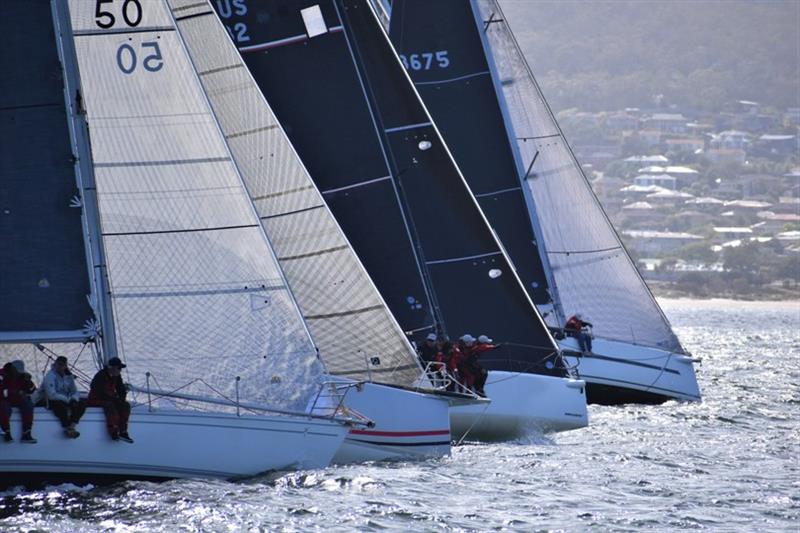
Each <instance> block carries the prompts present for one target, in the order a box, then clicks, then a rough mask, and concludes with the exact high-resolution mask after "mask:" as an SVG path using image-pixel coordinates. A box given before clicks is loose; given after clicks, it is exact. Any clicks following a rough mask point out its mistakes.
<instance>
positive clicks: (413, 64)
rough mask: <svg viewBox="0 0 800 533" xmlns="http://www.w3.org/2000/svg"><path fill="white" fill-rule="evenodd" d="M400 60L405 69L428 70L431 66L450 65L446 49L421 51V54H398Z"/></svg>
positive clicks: (445, 66) (441, 66)
mask: <svg viewBox="0 0 800 533" xmlns="http://www.w3.org/2000/svg"><path fill="white" fill-rule="evenodd" d="M400 61H402V62H403V66H404V67H405V68H406V70H430V69H431V67H436V68H447V67H449V66H450V58H449V57H448V55H447V50H439V51H437V52H423V53H421V54H409V55H405V54H400ZM434 61H435V63H434Z"/></svg>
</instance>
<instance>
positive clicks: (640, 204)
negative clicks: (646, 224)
mask: <svg viewBox="0 0 800 533" xmlns="http://www.w3.org/2000/svg"><path fill="white" fill-rule="evenodd" d="M622 209H630V210H633V209H653V206H652V205H651V204H649V203H647V202H633V203H632V204H627V205H623V206H622Z"/></svg>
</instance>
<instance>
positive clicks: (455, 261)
mask: <svg viewBox="0 0 800 533" xmlns="http://www.w3.org/2000/svg"><path fill="white" fill-rule="evenodd" d="M493 255H502V253H501V252H499V251H498V252H489V253H488V254H478V255H467V256H464V257H453V258H451V259H435V260H433V261H425V264H426V265H439V264H442V263H458V262H460V261H470V260H472V259H481V258H482V257H491V256H493Z"/></svg>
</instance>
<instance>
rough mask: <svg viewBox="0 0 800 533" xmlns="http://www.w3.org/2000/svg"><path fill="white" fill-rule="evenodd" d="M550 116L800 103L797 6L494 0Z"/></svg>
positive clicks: (775, 2)
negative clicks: (658, 103)
mask: <svg viewBox="0 0 800 533" xmlns="http://www.w3.org/2000/svg"><path fill="white" fill-rule="evenodd" d="M501 2H502V3H501V5H502V7H503V9H504V11H505V14H506V16H507V17H508V19H509V21H510V23H511V26H512V28H513V30H514V32H515V34H516V36H517V39H518V41H519V42H520V46H521V47H522V48H523V51H524V52H525V55H526V57H527V58H528V60H529V62H530V64H531V68H532V69H533V72H534V74H535V75H536V77H537V79H538V80H539V83H540V84H541V85H542V86H543V90H544V91H545V96H546V97H547V98H548V100H549V101H550V103H551V105H552V106H553V108H554V110H556V111H558V110H559V109H564V108H570V107H577V108H580V109H584V110H592V111H599V110H609V109H620V108H624V107H652V106H653V104H654V98H653V97H654V95H658V94H662V95H664V101H663V102H662V103H664V104H678V105H679V106H682V107H683V106H686V107H691V108H700V109H703V110H706V111H718V110H720V109H721V108H722V107H723V105H724V104H725V103H726V102H730V101H732V100H754V101H757V102H759V103H761V104H765V105H772V106H777V107H781V108H784V107H792V106H800V2H799V1H798V0H713V1H712V0H658V1H655V0H501Z"/></svg>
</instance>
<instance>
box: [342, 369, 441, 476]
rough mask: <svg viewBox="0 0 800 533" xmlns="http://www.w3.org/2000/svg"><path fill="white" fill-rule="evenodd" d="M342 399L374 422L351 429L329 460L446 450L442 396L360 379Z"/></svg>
mask: <svg viewBox="0 0 800 533" xmlns="http://www.w3.org/2000/svg"><path fill="white" fill-rule="evenodd" d="M343 382H344V383H348V382H347V381H343ZM345 404H346V406H347V408H348V409H350V410H352V411H356V412H358V413H360V414H361V415H363V416H365V417H367V418H369V419H370V420H372V421H373V422H374V423H375V426H374V427H369V428H364V427H358V428H351V429H350V431H349V433H348V434H347V437H346V438H345V440H344V442H343V443H342V446H341V447H340V448H339V451H338V452H337V453H336V455H335V456H334V458H333V462H334V463H339V464H344V463H356V462H363V461H384V460H404V459H422V458H427V457H437V456H442V455H447V454H449V453H450V419H449V402H448V398H447V397H446V396H437V395H434V394H426V393H421V392H414V391H409V390H405V389H400V388H396V387H391V386H386V385H380V384H377V383H364V384H362V385H360V386H359V387H358V388H352V389H350V390H349V391H348V392H347V396H346V397H345Z"/></svg>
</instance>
